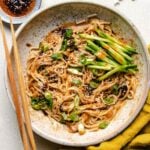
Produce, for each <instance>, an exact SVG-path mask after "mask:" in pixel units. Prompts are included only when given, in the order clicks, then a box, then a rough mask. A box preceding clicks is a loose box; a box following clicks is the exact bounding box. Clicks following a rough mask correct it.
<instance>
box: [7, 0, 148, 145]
mask: <svg viewBox="0 0 150 150" xmlns="http://www.w3.org/2000/svg"><path fill="white" fill-rule="evenodd" d="M93 13H96V14H97V15H98V17H99V18H100V19H104V20H106V21H109V22H111V23H112V28H113V30H114V31H115V32H116V33H118V34H120V35H121V36H123V37H125V38H126V39H133V41H134V45H135V47H136V48H137V51H138V52H139V55H140V57H139V59H138V62H139V63H140V66H139V72H140V76H141V79H140V84H139V86H138V89H137V91H136V96H135V99H134V100H131V101H127V103H126V104H125V105H124V106H123V107H122V108H121V110H120V111H119V112H118V113H117V115H116V117H115V118H114V119H113V121H112V122H111V123H110V125H109V126H108V127H107V128H106V129H104V130H99V131H97V132H87V133H85V134H84V135H82V136H81V135H79V134H78V133H69V132H68V131H67V129H66V126H65V125H62V124H60V123H58V122H56V121H55V120H54V119H49V118H47V117H46V116H44V115H43V113H41V112H40V111H35V110H33V109H32V108H31V107H30V105H29V110H30V115H31V121H32V127H33V130H34V131H35V132H36V133H37V134H39V135H40V136H42V137H43V138H46V139H48V140H50V141H52V142H55V143H59V144H63V145H69V146H87V145H92V144H97V143H99V142H102V141H104V140H108V139H110V138H112V137H114V136H116V135H117V134H118V133H120V132H121V131H123V130H124V129H125V128H126V127H127V126H128V125H129V124H130V123H131V122H132V121H133V120H134V118H135V117H136V116H137V114H138V113H139V112H140V110H141V109H142V107H143V105H144V103H145V99H146V95H147V91H148V81H149V79H148V75H149V70H148V67H149V66H148V57H147V55H146V49H145V47H144V44H143V40H142V38H141V36H140V34H139V32H137V29H136V28H135V26H134V25H133V24H132V23H131V22H130V21H129V20H128V19H127V18H125V17H124V16H123V15H121V14H120V13H118V12H115V11H114V10H112V9H110V8H107V7H104V6H101V5H98V4H94V3H85V2H71V3H64V4H60V5H56V6H53V7H49V8H47V9H45V10H42V11H40V12H38V13H36V14H35V15H34V16H32V17H31V18H30V19H29V20H28V21H27V22H26V23H24V24H23V25H21V26H20V28H19V29H18V30H17V33H16V35H17V39H18V46H19V50H20V56H21V63H22V67H23V68H24V70H25V68H26V59H27V55H28V52H29V48H28V47H27V46H26V43H32V45H34V46H37V45H38V44H39V42H40V41H41V39H42V38H43V37H44V36H45V35H46V34H47V33H48V32H49V31H50V30H52V29H54V28H55V27H56V26H57V25H60V24H62V23H65V22H72V21H74V20H79V19H82V18H86V17H87V15H90V14H93ZM11 54H12V53H11ZM12 60H13V63H14V59H13V56H12ZM6 87H7V91H8V95H9V97H10V98H11V93H10V89H9V82H8V78H7V75H6Z"/></svg>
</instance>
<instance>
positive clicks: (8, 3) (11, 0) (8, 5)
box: [0, 0, 35, 17]
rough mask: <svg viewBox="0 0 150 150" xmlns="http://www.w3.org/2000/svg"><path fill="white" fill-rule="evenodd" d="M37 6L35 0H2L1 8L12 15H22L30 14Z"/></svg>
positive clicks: (0, 0) (0, 1) (0, 2)
mask: <svg viewBox="0 0 150 150" xmlns="http://www.w3.org/2000/svg"><path fill="white" fill-rule="evenodd" d="M34 6H35V0H0V7H1V9H2V10H3V11H4V12H5V13H7V14H8V15H10V16H13V17H20V16H24V15H26V14H28V13H29V12H31V11H32V9H33V8H34Z"/></svg>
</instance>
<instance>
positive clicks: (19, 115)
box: [0, 17, 28, 150]
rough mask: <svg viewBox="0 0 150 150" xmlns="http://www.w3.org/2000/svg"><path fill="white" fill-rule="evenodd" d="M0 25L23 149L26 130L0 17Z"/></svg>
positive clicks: (26, 145)
mask: <svg viewBox="0 0 150 150" xmlns="http://www.w3.org/2000/svg"><path fill="white" fill-rule="evenodd" d="M0 27H1V32H2V38H3V44H4V49H5V57H6V61H7V71H8V76H9V80H10V86H11V91H12V97H13V103H14V105H15V109H16V115H17V121H18V125H19V130H20V134H21V138H22V142H23V145H24V149H25V150H28V139H27V135H26V130H25V126H24V121H23V115H22V112H21V107H20V104H19V98H18V93H17V88H16V83H15V78H14V73H13V69H12V63H11V59H10V55H9V51H8V46H7V42H6V36H5V31H4V27H3V23H2V20H1V17H0Z"/></svg>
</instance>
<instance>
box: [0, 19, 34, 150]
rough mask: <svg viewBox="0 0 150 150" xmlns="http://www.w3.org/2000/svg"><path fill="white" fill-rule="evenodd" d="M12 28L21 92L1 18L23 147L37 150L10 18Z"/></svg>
mask: <svg viewBox="0 0 150 150" xmlns="http://www.w3.org/2000/svg"><path fill="white" fill-rule="evenodd" d="M10 27H11V33H12V41H13V52H14V58H15V65H16V70H17V77H18V83H19V92H18V90H17V86H16V82H15V77H14V72H13V67H12V62H11V58H10V54H9V50H8V45H7V41H6V36H5V31H4V26H3V23H2V20H1V17H0V28H1V33H2V38H3V44H4V49H5V56H6V61H7V71H8V76H9V80H10V87H11V91H12V98H13V102H14V105H15V109H16V115H17V121H18V125H19V130H20V134H21V138H22V142H23V146H24V149H25V150H29V149H31V150H36V144H35V140H34V136H33V132H32V128H31V122H30V116H29V112H28V104H27V98H26V94H25V93H26V92H25V90H26V89H25V83H24V77H23V72H22V67H21V62H20V57H19V52H18V47H17V42H16V38H15V32H14V27H13V24H12V20H11V18H10ZM19 93H20V95H21V102H20V101H19ZM21 106H23V111H22V109H21Z"/></svg>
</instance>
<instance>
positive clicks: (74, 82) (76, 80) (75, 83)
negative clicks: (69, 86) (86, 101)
mask: <svg viewBox="0 0 150 150" xmlns="http://www.w3.org/2000/svg"><path fill="white" fill-rule="evenodd" d="M72 83H73V84H74V85H77V86H79V85H81V84H82V82H81V80H79V79H73V80H72Z"/></svg>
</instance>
